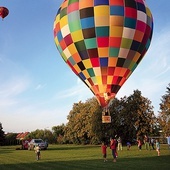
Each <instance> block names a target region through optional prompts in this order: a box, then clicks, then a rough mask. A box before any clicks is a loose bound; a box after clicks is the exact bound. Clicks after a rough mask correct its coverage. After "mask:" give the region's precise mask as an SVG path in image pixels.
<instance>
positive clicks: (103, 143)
mask: <svg viewBox="0 0 170 170" xmlns="http://www.w3.org/2000/svg"><path fill="white" fill-rule="evenodd" d="M101 148H102V154H103V159H104V162H106V161H107V145H106V144H105V142H102V146H101Z"/></svg>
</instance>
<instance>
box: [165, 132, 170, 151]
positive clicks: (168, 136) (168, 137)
mask: <svg viewBox="0 0 170 170" xmlns="http://www.w3.org/2000/svg"><path fill="white" fill-rule="evenodd" d="M166 138H167V144H168V148H169V149H170V134H169V135H167V137H166Z"/></svg>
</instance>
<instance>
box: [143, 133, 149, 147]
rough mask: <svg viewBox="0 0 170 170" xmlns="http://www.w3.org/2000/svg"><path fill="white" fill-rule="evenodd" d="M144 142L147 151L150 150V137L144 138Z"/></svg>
mask: <svg viewBox="0 0 170 170" xmlns="http://www.w3.org/2000/svg"><path fill="white" fill-rule="evenodd" d="M144 141H145V149H146V150H149V149H150V147H149V137H148V136H147V135H145V136H144Z"/></svg>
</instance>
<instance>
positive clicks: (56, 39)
mask: <svg viewBox="0 0 170 170" xmlns="http://www.w3.org/2000/svg"><path fill="white" fill-rule="evenodd" d="M54 41H55V43H56V45H57V46H58V45H59V42H58V38H57V37H55V38H54Z"/></svg>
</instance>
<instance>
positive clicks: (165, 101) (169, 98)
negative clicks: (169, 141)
mask: <svg viewBox="0 0 170 170" xmlns="http://www.w3.org/2000/svg"><path fill="white" fill-rule="evenodd" d="M166 89H167V91H166V94H165V95H163V96H162V99H161V103H160V112H159V115H158V120H159V124H160V127H161V129H162V131H163V133H164V135H167V134H170V84H169V85H168V87H167V88H166Z"/></svg>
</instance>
